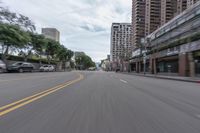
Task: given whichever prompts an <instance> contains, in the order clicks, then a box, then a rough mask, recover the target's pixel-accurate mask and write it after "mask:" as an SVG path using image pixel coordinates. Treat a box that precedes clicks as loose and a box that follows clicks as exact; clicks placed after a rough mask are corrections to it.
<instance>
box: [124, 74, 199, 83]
mask: <svg viewBox="0 0 200 133" xmlns="http://www.w3.org/2000/svg"><path fill="white" fill-rule="evenodd" d="M122 74H128V75H134V76H140V77H148V78H156V79H167V80H174V81H183V82H189V83H200V81H198V80H187V79H177V78H173V77H172V78H170V77H162V76H157V75H155V76H150V75H141V74H134V73H122Z"/></svg>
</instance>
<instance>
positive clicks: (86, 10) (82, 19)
mask: <svg viewBox="0 0 200 133" xmlns="http://www.w3.org/2000/svg"><path fill="white" fill-rule="evenodd" d="M1 1H2V2H3V5H5V6H6V7H7V8H9V9H10V10H11V11H14V12H17V13H20V14H23V15H25V16H27V17H29V18H30V19H31V20H32V21H33V22H34V23H35V25H36V27H37V32H38V33H41V28H45V27H52V28H57V29H58V30H59V31H60V34H61V38H60V41H61V44H63V45H65V46H66V47H67V48H69V49H71V50H73V51H83V52H85V53H86V54H88V55H89V56H91V57H92V59H93V60H94V61H96V62H99V61H100V60H102V59H105V58H106V57H107V54H110V30H111V25H112V23H113V22H128V23H130V22H131V1H132V0H1Z"/></svg>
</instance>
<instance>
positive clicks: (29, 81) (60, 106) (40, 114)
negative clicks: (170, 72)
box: [0, 72, 200, 133]
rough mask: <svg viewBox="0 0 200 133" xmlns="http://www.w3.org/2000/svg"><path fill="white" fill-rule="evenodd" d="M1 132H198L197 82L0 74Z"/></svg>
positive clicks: (93, 75) (94, 75) (71, 74)
mask: <svg viewBox="0 0 200 133" xmlns="http://www.w3.org/2000/svg"><path fill="white" fill-rule="evenodd" d="M19 100H20V101H19ZM0 133H200V84H197V83H186V82H180V81H171V80H163V79H154V78H147V77H137V76H132V75H125V74H116V73H110V72H66V73H25V74H1V75H0Z"/></svg>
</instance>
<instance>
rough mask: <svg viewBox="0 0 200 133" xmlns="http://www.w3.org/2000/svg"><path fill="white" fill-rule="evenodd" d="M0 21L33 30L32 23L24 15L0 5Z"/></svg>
mask: <svg viewBox="0 0 200 133" xmlns="http://www.w3.org/2000/svg"><path fill="white" fill-rule="evenodd" d="M0 22H1V23H8V24H12V25H17V26H20V27H21V28H22V29H24V30H27V31H31V32H34V31H35V29H36V28H35V25H34V23H33V22H32V21H31V20H30V19H29V18H28V17H26V16H24V15H22V14H17V13H13V12H11V11H9V10H8V9H6V8H3V7H0Z"/></svg>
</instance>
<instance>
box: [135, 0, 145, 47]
mask: <svg viewBox="0 0 200 133" xmlns="http://www.w3.org/2000/svg"><path fill="white" fill-rule="evenodd" d="M145 7H146V5H145V0H132V44H133V50H134V49H136V48H137V47H139V46H140V42H141V38H143V37H144V36H145Z"/></svg>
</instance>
